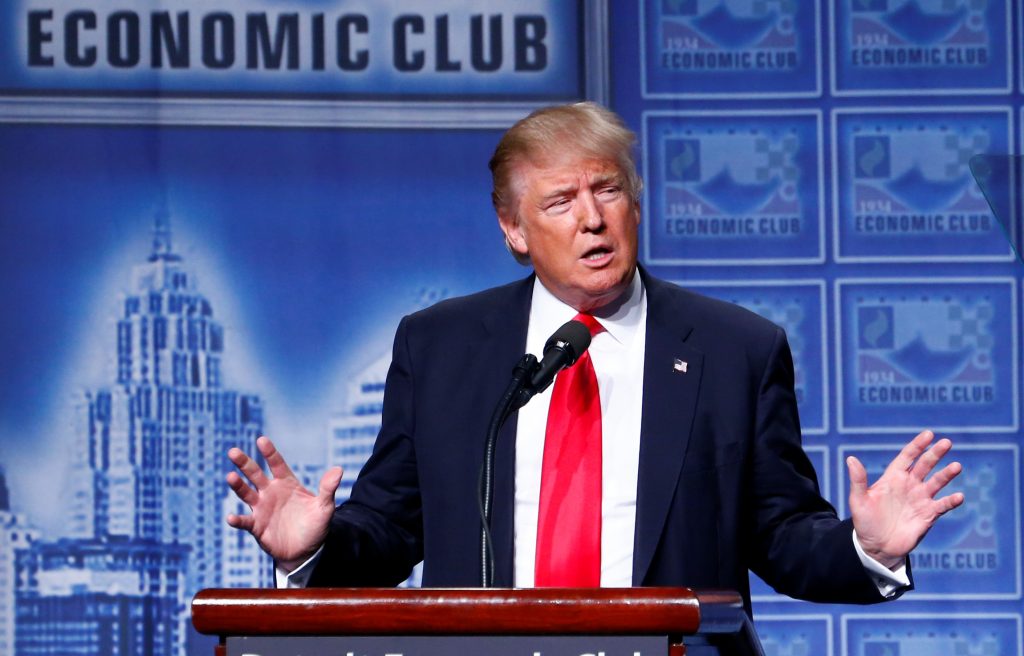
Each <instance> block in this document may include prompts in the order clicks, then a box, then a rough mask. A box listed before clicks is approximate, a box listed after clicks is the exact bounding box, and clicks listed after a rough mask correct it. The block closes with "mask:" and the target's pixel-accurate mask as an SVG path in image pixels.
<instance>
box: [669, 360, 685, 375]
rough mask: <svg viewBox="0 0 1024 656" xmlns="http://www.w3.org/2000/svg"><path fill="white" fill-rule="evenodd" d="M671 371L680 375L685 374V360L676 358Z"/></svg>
mask: <svg viewBox="0 0 1024 656" xmlns="http://www.w3.org/2000/svg"><path fill="white" fill-rule="evenodd" d="M672 371H675V372H677V373H680V374H685V373H686V360H680V359H679V358H676V359H675V360H673V362H672Z"/></svg>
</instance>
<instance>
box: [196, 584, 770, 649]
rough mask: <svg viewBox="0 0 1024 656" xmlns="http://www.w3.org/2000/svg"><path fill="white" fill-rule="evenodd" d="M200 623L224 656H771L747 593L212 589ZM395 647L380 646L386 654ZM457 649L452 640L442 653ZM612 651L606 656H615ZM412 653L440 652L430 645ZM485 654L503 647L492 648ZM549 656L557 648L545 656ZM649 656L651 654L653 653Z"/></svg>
mask: <svg viewBox="0 0 1024 656" xmlns="http://www.w3.org/2000/svg"><path fill="white" fill-rule="evenodd" d="M192 623H193V625H194V626H195V628H196V630H198V631H199V632H200V633H205V634H209V635H217V636H219V637H220V643H219V644H218V646H217V647H216V648H215V651H216V656H236V654H235V653H231V654H230V655H229V646H230V650H231V651H232V652H238V653H239V654H242V653H255V652H254V650H251V649H248V648H241V647H237V646H232V645H242V644H244V642H243V641H244V640H258V639H261V637H263V638H262V639H263V640H264V644H266V643H267V642H268V640H270V642H271V643H272V644H274V645H278V646H279V647H280V646H281V645H285V647H284V648H282V649H280V650H279V651H275V650H274V649H269V650H268V651H265V652H259V653H261V654H262V653H267V654H286V653H291V654H298V653H302V654H308V653H340V654H342V656H344V655H345V654H346V653H352V650H351V649H349V648H346V647H342V648H341V649H342V650H341V651H338V647H337V646H334V647H331V648H330V649H328V650H321V651H318V650H317V649H318V648H311V647H310V646H309V643H308V642H307V643H301V644H300V641H302V640H304V639H305V640H307V641H308V639H309V637H313V636H317V637H332V636H334V637H335V638H332V639H333V640H336V641H338V640H339V638H337V637H339V636H347V637H355V636H362V637H364V638H363V639H364V640H365V639H368V638H366V637H371V636H388V637H393V638H394V639H395V640H400V639H404V640H406V642H405V643H402V644H405V645H408V644H409V642H408V640H410V639H411V638H409V637H410V636H416V637H421V638H419V639H422V640H424V641H427V640H429V639H431V638H430V637H432V636H433V637H440V636H447V637H449V638H455V639H459V637H467V638H468V637H472V636H476V638H474V639H475V640H477V641H479V640H482V639H486V638H482V637H487V636H493V637H494V639H495V640H500V639H505V640H508V639H511V638H509V637H510V636H524V637H527V636H532V637H536V638H537V639H541V637H544V638H545V639H550V637H552V636H560V637H566V638H565V639H568V638H571V637H573V636H577V637H583V636H588V637H591V638H593V637H601V636H609V637H610V636H625V637H630V636H637V637H639V636H645V637H647V638H646V640H647V642H645V643H644V644H645V645H652V644H653V645H657V646H658V647H657V649H656V651H658V652H660V653H661V654H668V655H669V656H682V655H683V654H686V655H687V656H696V655H703V654H730V655H733V654H734V655H737V656H746V655H758V656H759V655H761V654H762V651H761V647H760V644H759V643H758V641H757V637H756V634H755V633H754V631H753V627H752V625H751V623H750V618H749V617H748V616H747V614H746V613H745V612H744V610H743V602H742V599H741V598H740V596H739V595H738V594H736V593H734V592H723V591H694V590H690V589H688V588H591V589H575V588H543V589H515V590H510V589H429V588H427V589H413V588H406V589H402V588H398V589H395V588H387V589H383V588H319V589H313V588H311V589H304V590H248V589H210V590H203V591H201V592H199V594H197V595H196V596H195V598H194V599H193V601H192ZM402 637H405V638H402ZM320 639H321V640H322V639H324V638H320ZM379 639H380V638H378V640H379ZM616 639H620V638H616ZM655 641H656V642H655ZM324 644H327V643H324ZM330 644H334V645H342V644H346V643H344V641H338V642H335V643H330ZM455 644H459V643H455ZM468 644H478V643H473V642H472V641H470V642H469V643H468ZM529 645H530V643H529V642H528V641H527V642H524V643H523V645H521V646H520V647H519V648H517V649H518V650H515V651H513V652H509V653H523V654H525V655H526V656H530V655H532V654H534V653H539V652H540V650H538V649H534V648H532V647H530V646H529ZM456 649H459V650H460V652H461V656H472V653H473V650H474V649H475V648H473V647H471V648H469V649H468V650H463V649H461V648H458V647H456ZM524 649H529V650H528V651H523V650H524ZM572 649H576V648H575V647H570V650H572ZM370 651H371V652H372V651H373V650H370ZM396 651H398V650H397V648H381V649H380V653H381V654H384V653H395V652H396ZM451 651H452V647H451V644H449V645H448V646H447V647H445V648H444V649H443V650H440V651H438V653H451ZM555 651H557V650H555ZM589 651H590V650H589V649H588V650H586V651H585V652H580V651H575V653H576V654H580V653H589ZM602 651H603V650H602ZM613 651H614V650H612V651H609V652H608V653H607V656H614V654H613ZM408 652H409V653H432V652H431V651H430V649H427V650H426V651H420V650H418V649H410V650H408ZM364 653H365V650H364ZM481 653H497V650H492V649H486V648H485V649H483V650H482V651H481ZM547 653H550V651H548V652H546V653H545V656H547ZM628 653H629V656H633V654H634V653H639V650H635V649H634V648H630V651H629V652H628ZM642 653H643V656H648V651H644V652H642ZM652 653H653V652H652Z"/></svg>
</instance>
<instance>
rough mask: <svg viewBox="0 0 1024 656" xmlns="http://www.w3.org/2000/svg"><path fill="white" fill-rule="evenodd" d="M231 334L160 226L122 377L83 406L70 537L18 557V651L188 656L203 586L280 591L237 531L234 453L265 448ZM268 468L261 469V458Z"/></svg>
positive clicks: (160, 217)
mask: <svg viewBox="0 0 1024 656" xmlns="http://www.w3.org/2000/svg"><path fill="white" fill-rule="evenodd" d="M224 346H225V338H224V328H223V326H222V325H221V324H220V323H219V322H218V321H217V320H216V319H215V318H214V313H213V307H212V305H211V304H210V302H209V300H208V299H207V298H206V297H205V296H204V295H203V294H202V293H201V292H200V290H199V288H198V285H197V283H196V279H195V277H194V276H193V275H192V273H191V272H190V271H189V270H188V269H187V268H186V267H185V266H184V264H183V262H182V260H181V257H180V256H178V255H177V254H175V253H174V251H173V250H172V247H171V232H170V225H169V216H168V214H167V213H166V212H160V213H158V214H157V217H156V225H155V229H154V236H153V247H152V252H151V253H150V255H149V257H148V259H147V260H146V261H145V262H144V263H142V264H140V265H139V266H136V267H134V269H133V271H132V275H131V286H130V288H129V290H128V292H127V293H126V294H125V296H124V298H123V300H122V305H121V309H120V312H119V317H118V319H117V322H116V345H115V348H114V352H113V354H112V355H114V357H115V362H116V373H115V375H114V380H112V381H111V383H110V384H109V385H108V386H104V387H101V388H97V389H92V390H89V391H87V392H85V393H84V394H83V396H82V397H81V400H80V402H79V403H78V407H77V408H76V411H77V412H76V420H75V421H76V424H75V439H74V442H73V446H72V448H73V453H72V469H71V472H72V473H71V474H70V476H69V480H68V485H69V488H70V494H69V500H70V501H69V506H70V508H69V519H68V524H67V527H66V529H65V530H64V531H63V534H64V535H63V537H62V538H61V539H59V540H56V541H50V542H39V541H36V542H34V543H32V544H31V545H30V546H29V547H28V548H26V549H24V550H19V551H18V552H17V554H16V557H15V566H14V570H15V578H16V579H17V581H16V585H15V586H12V587H7V586H5V587H4V589H5V590H10V589H14V590H15V597H16V600H15V601H16V609H17V610H16V626H15V633H16V645H17V648H16V649H17V653H18V654H44V653H45V654H55V653H75V654H97V655H99V654H154V655H156V654H175V655H178V654H181V653H183V652H184V649H185V645H186V641H187V637H186V635H185V626H186V624H185V622H186V621H187V618H188V608H187V605H186V602H187V600H188V599H190V598H191V596H192V595H193V594H194V593H195V592H197V591H198V590H200V589H202V588H207V587H222V586H228V585H231V586H244V587H256V586H261V585H264V586H265V585H267V584H269V582H270V580H271V579H270V578H269V577H270V563H269V560H268V559H267V558H266V557H265V556H262V555H261V554H259V552H258V546H256V545H255V543H254V541H253V540H252V538H251V537H250V536H248V534H243V535H242V536H241V537H243V538H245V540H246V541H247V542H248V543H249V544H242V545H239V543H238V542H236V536H234V535H231V536H230V538H229V536H228V532H227V531H226V530H225V522H224V509H225V508H226V507H228V503H229V502H228V495H229V493H230V491H229V490H228V488H227V486H226V485H225V483H224V476H225V474H226V473H227V471H228V470H229V469H230V468H231V464H230V462H229V461H228V460H227V458H226V457H225V454H226V452H227V450H228V449H229V448H230V447H232V446H238V447H240V448H242V449H244V450H246V451H247V452H249V453H254V452H255V441H256V437H257V436H258V435H259V434H260V433H261V432H262V429H263V404H262V401H261V400H260V398H259V397H258V396H256V395H253V394H246V393H243V392H239V391H236V390H232V389H228V388H226V387H225V386H224V384H223V380H222V375H221V365H222V360H223V358H224V352H225V351H224ZM261 464H262V463H261Z"/></svg>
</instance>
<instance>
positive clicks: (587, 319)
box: [573, 312, 604, 337]
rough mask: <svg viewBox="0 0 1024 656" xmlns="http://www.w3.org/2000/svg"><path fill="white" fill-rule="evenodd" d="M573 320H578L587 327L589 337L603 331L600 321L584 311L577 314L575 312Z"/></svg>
mask: <svg viewBox="0 0 1024 656" xmlns="http://www.w3.org/2000/svg"><path fill="white" fill-rule="evenodd" d="M573 321H579V322H580V323H582V324H583V325H584V326H586V327H587V328H589V329H590V336H591V337H593V336H594V335H596V334H598V333H601V332H604V326H602V325H601V322H599V321H598V320H597V319H595V318H594V317H592V316H591V315H589V314H587V313H586V312H580V313H579V314H577V315H576V316H575V317H573Z"/></svg>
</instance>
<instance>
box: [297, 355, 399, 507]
mask: <svg viewBox="0 0 1024 656" xmlns="http://www.w3.org/2000/svg"><path fill="white" fill-rule="evenodd" d="M390 366H391V354H390V353H385V354H384V355H382V356H381V357H380V358H378V359H377V360H375V361H374V362H373V363H372V364H371V365H370V366H368V367H367V368H365V369H364V370H362V371H360V372H359V373H358V374H356V375H355V376H354V377H353V380H352V382H351V383H350V384H349V386H348V391H347V394H346V395H345V399H346V402H347V405H346V408H345V410H344V412H342V413H339V414H338V415H337V416H335V417H332V418H331V420H330V422H329V426H328V432H329V433H330V437H329V439H328V441H327V464H328V465H330V466H332V467H333V466H334V465H341V468H342V469H343V470H344V474H343V475H342V479H341V485H340V486H339V488H338V493H337V494H336V495H335V498H336V499H337V500H338V501H343V500H345V499H348V497H349V495H350V494H351V493H352V484H353V483H354V482H355V480H356V477H357V476H359V471H360V470H361V469H362V468H363V465H364V464H365V463H366V459H367V458H369V457H370V453H371V452H372V451H373V443H374V442H375V441H376V439H377V433H378V432H379V431H380V422H381V411H382V409H383V407H384V380H385V379H386V378H387V374H388V367H390ZM316 484H317V481H314V483H313V486H312V489H314V490H315V489H316Z"/></svg>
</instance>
